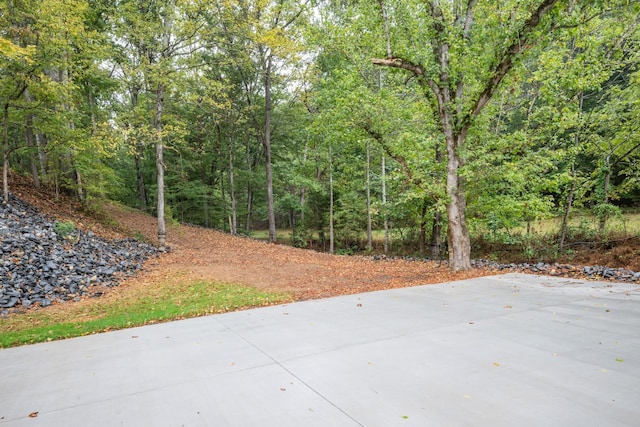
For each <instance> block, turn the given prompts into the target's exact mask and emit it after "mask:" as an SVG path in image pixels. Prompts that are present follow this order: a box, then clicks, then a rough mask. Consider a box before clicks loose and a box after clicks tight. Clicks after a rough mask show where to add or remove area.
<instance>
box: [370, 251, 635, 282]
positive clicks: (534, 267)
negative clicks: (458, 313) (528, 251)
mask: <svg viewBox="0 0 640 427" xmlns="http://www.w3.org/2000/svg"><path fill="white" fill-rule="evenodd" d="M373 259H374V260H376V261H384V260H394V259H402V260H405V261H420V262H426V261H430V259H429V258H416V257H393V256H386V255H374V256H373ZM440 262H442V263H443V264H446V263H447V262H446V261H445V260H442V261H440ZM471 266H472V267H474V268H484V269H488V270H498V271H521V272H525V273H538V274H548V275H550V276H568V277H584V278H588V279H593V280H598V279H606V280H613V281H617V282H632V283H640V272H635V271H633V270H628V269H626V268H611V267H606V266H601V265H596V266H584V267H577V266H575V265H570V264H559V263H553V264H551V263H545V262H538V263H509V264H506V263H499V262H496V261H489V260H485V259H474V260H471Z"/></svg>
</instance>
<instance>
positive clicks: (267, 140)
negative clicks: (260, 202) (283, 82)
mask: <svg viewBox="0 0 640 427" xmlns="http://www.w3.org/2000/svg"><path fill="white" fill-rule="evenodd" d="M271 67H272V65H271V56H269V57H268V58H267V62H266V64H265V70H264V103H265V125H264V150H265V154H264V155H265V169H266V174H267V211H268V215H269V242H271V243H274V242H275V241H276V239H277V238H276V215H275V208H274V202H273V171H272V166H271V107H272V106H271Z"/></svg>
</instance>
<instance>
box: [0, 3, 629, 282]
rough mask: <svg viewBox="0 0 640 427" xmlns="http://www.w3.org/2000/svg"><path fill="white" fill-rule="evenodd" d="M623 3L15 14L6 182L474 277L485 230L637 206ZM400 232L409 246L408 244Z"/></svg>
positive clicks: (164, 6) (1, 26) (6, 111)
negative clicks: (474, 234)
mask: <svg viewBox="0 0 640 427" xmlns="http://www.w3.org/2000/svg"><path fill="white" fill-rule="evenodd" d="M639 27H640V4H638V2H634V1H628V0H611V1H588V2H587V1H580V0H564V1H561V0H527V1H514V0H501V1H484V0H464V1H463V0H451V1H438V0H433V1H431V2H423V1H417V0H415V1H414V0H409V1H406V0H405V1H400V0H362V1H355V2H353V1H340V0H306V1H292V0H216V1H205V0H0V73H1V75H2V82H1V83H0V101H1V102H2V106H3V136H2V157H3V197H4V199H5V201H6V200H8V192H9V191H10V188H9V182H8V177H7V173H8V170H9V169H12V170H13V171H15V172H17V173H22V174H30V175H31V176H32V177H33V181H34V185H35V186H36V187H39V186H41V185H45V184H46V185H50V186H52V187H53V188H54V189H55V191H56V192H57V193H60V192H63V191H64V192H71V193H73V194H74V195H75V196H76V197H77V198H78V199H79V200H82V201H90V200H91V199H95V198H104V197H107V198H111V199H115V200H119V201H121V202H123V203H125V204H127V205H130V206H134V207H137V208H140V209H142V210H144V211H147V212H150V213H152V214H154V215H156V216H157V218H158V239H159V242H160V245H161V246H163V245H164V244H165V237H166V227H165V222H166V221H167V220H170V221H180V222H185V223H193V224H198V225H202V226H206V227H212V228H218V229H224V230H226V231H229V232H231V233H249V232H250V231H251V230H252V229H254V228H268V230H269V233H268V238H269V240H270V241H275V240H276V230H277V228H287V229H291V230H292V240H293V243H294V244H296V245H298V246H301V247H310V246H311V247H316V248H318V247H319V248H322V249H324V250H328V251H331V252H337V251H342V252H348V251H350V250H351V249H352V248H353V247H354V246H357V245H359V244H360V240H361V239H360V235H361V234H362V233H363V232H366V233H365V234H366V236H367V238H366V242H365V243H364V246H365V249H368V250H371V249H372V246H373V237H372V236H373V234H374V231H375V230H380V231H382V232H383V236H384V237H383V240H384V250H385V251H387V250H389V245H390V234H394V235H395V236H397V239H398V238H399V239H406V240H409V241H411V242H414V243H415V246H416V247H417V250H419V251H420V252H421V253H423V254H429V255H430V256H433V257H440V256H441V255H442V253H443V252H444V251H445V247H446V251H447V253H448V257H449V264H450V266H451V267H452V268H454V269H467V268H470V252H471V243H470V231H469V230H470V229H471V230H472V231H473V230H478V231H479V232H480V231H481V232H484V233H489V234H491V233H493V234H497V233H501V232H505V231H509V230H513V229H514V228H516V227H520V226H526V227H527V229H530V227H531V224H534V223H535V221H537V220H540V219H544V218H549V217H552V216H561V217H562V218H563V221H562V225H561V229H560V230H558V240H557V245H558V247H559V250H562V249H563V246H564V245H565V242H566V239H567V233H568V230H569V225H568V224H569V219H570V217H571V214H572V212H573V210H574V209H576V208H577V207H580V208H587V209H590V210H591V211H592V212H593V214H594V215H595V216H596V218H597V219H598V224H599V229H600V231H601V232H604V231H605V229H606V226H607V221H608V220H609V219H610V218H612V217H613V216H615V215H619V214H620V209H621V208H622V207H624V206H634V205H635V206H637V202H638V199H639V197H640V186H639V184H640V167H638V166H639V165H638V162H639V161H640V125H639V124H640V102H639V100H640V71H639V70H638V63H639V61H640V56H639V53H638V52H640V49H639V48H640V46H639V44H640V29H639ZM397 239H396V240H397Z"/></svg>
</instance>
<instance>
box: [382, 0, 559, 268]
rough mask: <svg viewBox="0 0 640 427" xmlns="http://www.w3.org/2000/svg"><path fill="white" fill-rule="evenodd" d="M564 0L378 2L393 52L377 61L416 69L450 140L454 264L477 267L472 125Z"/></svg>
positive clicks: (451, 263) (451, 259) (451, 251)
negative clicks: (524, 1) (468, 173)
mask: <svg viewBox="0 0 640 427" xmlns="http://www.w3.org/2000/svg"><path fill="white" fill-rule="evenodd" d="M556 3H558V0H543V1H541V2H535V3H533V4H529V5H528V6H526V7H525V6H523V5H520V3H515V2H514V3H511V2H509V3H505V4H502V5H500V6H498V7H496V6H495V5H494V4H493V3H488V2H478V1H475V0H470V1H468V2H467V3H466V4H463V3H462V2H458V1H453V2H445V3H442V4H441V2H440V1H438V0H434V1H432V2H430V3H428V4H427V5H426V7H425V8H424V9H421V8H418V3H417V2H408V3H407V2H403V3H402V4H400V3H396V2H384V1H383V0H379V2H378V5H379V7H380V11H381V15H382V22H381V25H383V26H384V28H385V31H384V35H385V45H386V57H384V58H375V59H373V63H374V64H376V65H380V66H385V67H393V68H398V69H402V70H405V71H407V72H409V73H411V74H412V75H413V76H414V77H415V78H416V79H418V81H419V82H420V84H421V86H422V88H423V90H424V92H425V94H426V96H427V97H428V98H429V100H430V102H431V103H432V104H433V105H434V109H435V110H436V111H437V112H438V116H439V119H440V126H441V129H440V130H441V132H442V134H443V135H444V138H445V141H446V153H447V187H446V188H447V196H448V198H449V200H448V202H447V218H448V232H447V237H448V243H449V266H450V268H452V269H453V270H466V269H469V268H471V264H470V253H471V245H470V238H469V231H468V229H467V225H466V219H465V210H466V200H465V195H464V182H463V179H462V178H461V176H460V169H461V167H462V166H463V164H464V158H463V157H462V150H464V148H465V144H466V142H467V137H468V135H469V131H470V129H471V127H472V126H473V123H474V120H475V119H476V118H477V117H478V116H479V115H480V113H481V112H482V110H483V109H484V107H485V106H486V105H487V103H488V102H489V101H491V99H492V98H493V95H494V94H495V92H496V89H497V88H498V86H499V85H500V83H501V82H502V80H503V79H504V78H505V76H506V75H507V74H508V73H509V72H510V71H511V69H512V68H513V67H514V64H515V63H516V61H517V60H518V58H520V57H521V56H522V55H523V53H525V52H526V51H527V50H528V49H529V48H530V47H531V46H532V45H533V44H534V43H535V42H536V39H537V38H538V37H540V36H541V33H540V32H539V31H537V30H538V29H540V28H541V27H544V28H546V29H550V28H551V25H550V21H551V20H544V19H543V18H544V17H545V16H546V15H548V14H549V12H550V11H552V10H553V9H554V7H555V6H556ZM421 10H424V12H421ZM389 11H391V12H392V13H389ZM412 16H414V17H417V19H415V20H414V19H412ZM392 17H393V18H395V20H396V21H399V22H401V25H397V26H396V27H399V28H401V29H406V30H404V31H405V33H399V31H402V30H396V31H395V32H393V33H392V32H391V25H390V21H391V18H392ZM416 38H418V40H419V41H417V40H416ZM396 39H400V40H402V42H403V43H402V44H400V45H398V43H396V46H395V48H394V44H393V41H394V40H396ZM412 43H419V44H421V43H424V45H426V46H427V47H428V50H427V51H422V50H418V49H416V51H415V53H414V52H412V50H411V49H409V47H410V46H411V44H412ZM471 58H473V61H472V60H471Z"/></svg>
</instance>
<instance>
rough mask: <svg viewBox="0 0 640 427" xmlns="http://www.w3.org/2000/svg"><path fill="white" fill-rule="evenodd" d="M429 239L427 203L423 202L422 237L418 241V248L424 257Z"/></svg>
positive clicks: (421, 217) (421, 213) (421, 216)
mask: <svg viewBox="0 0 640 427" xmlns="http://www.w3.org/2000/svg"><path fill="white" fill-rule="evenodd" d="M426 241H427V203H426V201H423V202H422V209H421V210H420V238H419V242H418V249H419V251H420V256H421V257H423V256H424V253H425V246H426Z"/></svg>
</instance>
